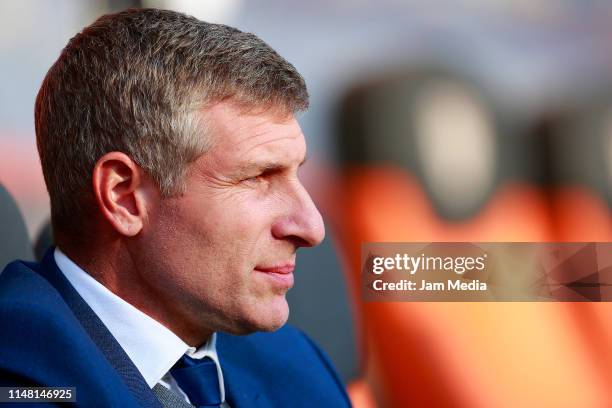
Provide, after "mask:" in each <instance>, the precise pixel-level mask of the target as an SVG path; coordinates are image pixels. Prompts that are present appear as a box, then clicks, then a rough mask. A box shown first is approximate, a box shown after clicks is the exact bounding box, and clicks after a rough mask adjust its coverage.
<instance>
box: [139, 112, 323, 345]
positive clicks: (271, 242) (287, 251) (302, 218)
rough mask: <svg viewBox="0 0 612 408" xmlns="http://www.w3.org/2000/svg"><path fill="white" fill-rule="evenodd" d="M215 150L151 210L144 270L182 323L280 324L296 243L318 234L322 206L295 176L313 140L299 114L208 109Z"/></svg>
mask: <svg viewBox="0 0 612 408" xmlns="http://www.w3.org/2000/svg"><path fill="white" fill-rule="evenodd" d="M205 115H206V119H205V120H206V123H207V124H208V126H209V130H210V132H209V136H210V137H211V138H212V139H211V140H212V145H211V147H210V149H209V150H208V151H207V152H206V153H205V154H203V155H202V156H201V157H200V158H199V159H198V160H197V161H195V162H194V163H193V164H191V165H190V168H189V172H188V175H187V178H186V190H185V193H184V194H183V195H181V196H177V197H172V198H165V199H161V200H160V201H159V202H158V204H157V205H156V206H155V208H153V209H152V210H151V216H150V219H149V220H148V223H147V225H146V226H145V230H144V234H143V237H144V238H143V240H144V243H145V245H146V249H147V251H146V252H147V255H146V259H144V260H143V262H145V263H146V264H147V267H148V270H146V271H144V273H146V274H147V275H146V277H145V279H146V280H147V284H149V285H151V288H152V289H153V290H154V292H156V293H158V294H159V297H160V299H159V300H160V301H162V302H165V303H166V304H167V305H168V307H170V308H173V309H174V310H173V312H174V315H175V316H181V318H182V319H183V320H184V324H185V325H189V326H190V327H197V328H198V329H202V328H205V329H208V330H214V331H217V330H221V331H227V332H232V333H246V332H250V331H254V330H274V329H277V328H279V327H280V326H282V325H283V324H284V323H285V322H286V320H287V317H288V313H289V308H288V305H287V302H286V299H285V294H286V292H287V290H289V289H290V288H291V287H292V285H293V274H292V271H293V267H294V264H295V255H296V250H297V248H298V247H300V246H313V245H317V244H318V243H320V242H321V240H322V239H323V237H324V234H325V230H324V226H323V222H322V219H321V215H320V214H319V212H318V211H317V208H316V207H315V205H314V203H313V202H312V200H311V198H310V196H309V195H308V193H307V192H306V190H305V189H304V187H303V186H302V184H301V183H300V181H299V179H298V168H299V166H300V165H301V164H302V163H303V161H304V159H305V155H306V144H305V141H304V136H303V134H302V132H301V130H300V127H299V125H298V123H297V121H296V120H295V118H294V117H293V115H290V116H288V117H287V116H279V115H278V114H277V113H275V112H273V111H272V110H270V111H267V112H265V113H263V114H262V113H259V114H249V113H242V112H241V110H240V109H239V108H237V107H236V106H234V105H233V104H231V103H227V102H223V103H220V104H217V105H215V106H213V107H212V108H210V109H209V110H208V111H207V112H206V113H205Z"/></svg>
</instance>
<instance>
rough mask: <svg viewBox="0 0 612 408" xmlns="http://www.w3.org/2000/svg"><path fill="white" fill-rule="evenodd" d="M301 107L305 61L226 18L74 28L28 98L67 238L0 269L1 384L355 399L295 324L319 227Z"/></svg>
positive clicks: (104, 396) (97, 392)
mask: <svg viewBox="0 0 612 408" xmlns="http://www.w3.org/2000/svg"><path fill="white" fill-rule="evenodd" d="M307 105H308V94H307V91H306V87H305V85H304V81H303V79H302V78H301V76H300V75H299V74H298V73H297V72H296V70H295V69H294V67H293V66H292V65H290V64H289V63H288V62H287V61H285V60H284V59H282V58H281V57H280V56H279V55H278V54H277V53H276V52H275V51H273V50H272V49H271V48H270V47H269V46H268V45H266V44H265V43H264V42H262V41H261V40H259V39H258V38H257V37H255V36H254V35H252V34H247V33H242V32H240V31H238V30H236V29H234V28H231V27H227V26H223V25H215V24H208V23H204V22H201V21H198V20H196V19H194V18H192V17H188V16H185V15H183V14H180V13H175V12H171V11H161V10H153V9H147V10H128V11H125V12H121V13H118V14H114V15H106V16H103V17H101V18H100V19H98V20H97V21H96V22H94V23H93V24H92V25H91V26H89V27H87V28H85V29H84V30H83V31H82V32H81V33H79V34H78V35H77V36H75V37H74V38H73V39H72V40H71V41H70V42H69V43H68V45H67V46H66V48H65V49H64V50H63V52H62V54H61V55H60V57H59V59H58V60H57V62H56V63H55V64H54V65H53V66H52V67H51V69H50V70H49V72H48V74H47V76H46V77H45V79H44V81H43V84H42V86H41V89H40V92H39V94H38V97H37V100H36V109H35V120H36V135H37V144H38V150H39V154H40V158H41V163H42V167H43V173H44V176H45V182H46V184H47V189H48V191H49V195H50V199H51V216H52V223H53V229H54V233H55V242H56V244H57V248H55V249H52V250H51V251H50V252H48V253H47V255H46V257H45V259H44V261H43V262H42V263H41V264H40V265H39V264H31V263H24V262H14V263H12V264H10V265H9V266H8V267H7V268H6V269H5V271H4V272H3V273H2V275H0V330H2V336H1V337H0V379H1V382H2V384H3V385H9V386H27V385H40V386H65V387H76V398H77V404H79V405H81V406H121V407H129V406H160V405H162V406H189V405H188V403H190V404H192V405H196V406H231V407H253V406H262V407H264V406H265V407H267V406H283V407H286V406H289V407H296V406H308V407H313V406H316V407H325V406H334V407H335V406H347V405H350V403H349V401H348V398H347V396H346V393H345V391H344V388H343V386H342V384H341V382H340V381H339V380H338V377H337V375H336V374H335V372H334V369H333V368H332V366H331V364H330V363H329V361H328V360H327V359H326V358H325V357H324V355H323V354H322V352H321V351H320V350H319V348H318V347H317V346H315V345H314V344H313V343H312V342H311V341H310V340H309V339H308V338H307V337H306V336H304V335H303V334H302V333H300V332H299V331H297V330H295V329H293V328H290V327H288V326H284V324H285V322H286V320H287V317H288V306H287V302H286V300H285V294H286V292H287V290H289V289H290V288H291V286H292V285H293V275H292V271H293V268H294V265H295V253H296V250H297V249H298V248H299V247H304V246H313V245H317V244H318V243H319V242H321V240H322V239H323V236H324V226H323V223H322V219H321V216H320V214H319V213H318V211H317V209H316V207H315V206H314V204H313V202H312V201H311V199H310V197H309V195H308V193H307V192H306V190H305V189H304V187H303V186H302V185H301V184H300V181H299V180H298V177H297V172H298V168H299V167H300V165H301V164H302V163H303V162H304V160H305V157H306V145H305V142H304V136H303V135H302V132H301V130H300V127H299V125H298V123H297V121H296V120H295V116H294V115H295V113H297V112H298V111H301V110H304V109H306V108H307ZM254 332H258V333H254ZM249 333H254V334H250V335H247V334H249Z"/></svg>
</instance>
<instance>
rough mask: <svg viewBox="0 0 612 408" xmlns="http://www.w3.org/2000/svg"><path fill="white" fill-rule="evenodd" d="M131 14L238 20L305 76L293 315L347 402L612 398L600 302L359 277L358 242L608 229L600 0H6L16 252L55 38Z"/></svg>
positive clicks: (45, 212)
mask: <svg viewBox="0 0 612 408" xmlns="http://www.w3.org/2000/svg"><path fill="white" fill-rule="evenodd" d="M128 7H161V8H171V9H175V10H179V11H185V12H187V13H189V14H192V15H195V16H196V17H198V18H200V19H202V20H206V21H210V22H218V23H225V24H229V25H233V26H235V27H237V28H239V29H241V30H243V31H250V32H253V33H255V34H257V35H258V36H259V37H261V38H262V39H264V40H265V41H266V42H268V43H269V44H270V45H271V46H272V47H273V48H275V49H276V50H277V51H278V52H279V53H280V54H281V55H282V56H284V57H285V58H286V59H288V60H289V61H290V62H292V63H293V64H294V65H295V66H296V68H297V69H298V71H299V72H301V73H302V75H303V76H304V77H305V79H306V82H307V84H308V87H309V91H310V95H311V109H310V111H309V112H307V113H306V114H304V115H303V116H301V117H300V123H301V125H302V127H303V130H304V133H305V134H306V137H307V141H308V143H309V156H310V159H309V162H308V163H307V165H306V166H305V168H304V171H303V174H302V177H303V180H304V182H305V184H306V186H307V188H309V189H310V191H311V193H312V195H313V197H314V199H315V201H316V202H317V204H318V206H319V208H320V209H321V211H322V213H323V215H324V218H325V220H326V225H327V232H328V233H327V238H326V240H325V241H324V243H323V244H322V245H321V246H319V247H317V248H315V249H310V250H306V251H303V252H302V253H300V254H299V261H298V267H297V270H296V285H295V288H294V289H293V290H292V291H290V292H289V301H290V303H291V317H290V320H291V322H292V323H293V324H295V325H297V326H300V327H302V328H303V329H304V330H305V331H306V332H307V333H309V334H310V335H311V336H312V337H314V338H315V339H316V340H317V341H318V342H319V343H320V344H321V345H322V346H323V348H324V349H325V350H326V351H327V353H328V354H329V355H330V357H331V358H332V360H333V361H334V362H335V364H336V366H337V368H338V370H339V372H340V375H341V377H342V379H343V380H344V381H345V382H346V383H347V384H348V387H349V392H350V396H351V398H352V400H353V402H354V404H355V406H356V407H408V406H411V407H421V406H425V407H429V406H434V407H516V406H521V407H610V406H612V386H611V384H612V324H611V323H610V321H612V320H611V319H610V317H612V306H611V305H610V304H609V303H556V304H548V303H478V304H475V303H364V302H362V301H361V295H360V287H359V282H360V279H359V274H360V271H359V261H360V255H359V251H360V246H361V243H362V242H378V241H400V242H402V241H414V242H431V241H502V242H508V241H530V242H565V241H611V238H612V223H611V219H610V214H611V213H610V208H611V204H612V46H611V44H612V4H610V3H609V2H607V1H604V0H590V1H586V0H556V1H552V0H540V1H527V0H512V1H511V0H503V1H502V0H488V1H484V0H455V1H450V0H448V1H424V0H405V1H397V0H379V1H373V0H351V1H348V0H328V1H325V2H323V1H318V0H311V1H309V2H306V1H280V0H278V1H274V0H265V1H264V0H258V1H248V2H247V1H242V0H223V1H221V0H220V1H185V0H183V1H181V0H155V1H154V0H150V1H146V0H141V1H136V0H134V1H128V0H108V1H93V0H90V1H78V0H62V1H43V0H39V1H34V0H24V1H5V2H0V184H1V185H3V186H4V188H5V189H6V190H7V191H8V193H10V196H12V197H14V199H15V202H14V203H13V206H12V207H11V205H10V204H3V205H2V207H1V208H0V212H3V213H5V214H9V215H8V216H6V217H5V218H4V220H3V221H2V224H0V228H1V231H2V235H3V236H4V238H3V239H4V241H6V242H3V244H2V245H3V247H4V248H8V247H9V246H11V248H13V247H14V248H17V249H16V250H18V251H22V252H21V253H22V254H23V255H22V256H23V257H25V258H30V259H33V258H35V257H36V256H40V252H41V251H43V250H44V248H45V247H46V245H48V244H49V243H50V235H49V230H48V217H49V202H48V197H47V193H46V190H45V187H44V182H43V178H42V173H41V170H40V163H39V160H38V155H37V151H36V142H35V135H34V124H33V105H34V99H35V95H36V93H37V91H38V88H39V86H40V84H41V82H42V79H43V77H44V75H45V73H46V71H47V70H48V69H49V67H50V66H51V64H52V63H53V62H54V61H55V59H56V58H57V57H58V56H59V53H60V51H61V49H62V48H63V47H64V45H65V44H66V43H67V41H68V39H69V38H71V37H72V36H73V35H74V34H76V33H77V32H78V31H80V29H81V28H82V27H84V26H85V25H88V24H90V23H91V22H93V21H94V20H95V18H97V17H98V16H99V15H101V14H104V13H108V12H115V11H119V10H122V9H125V8H128ZM0 192H1V193H2V194H4V195H6V192H4V191H0ZM5 198H6V200H4V199H3V200H2V201H3V202H7V203H8V200H9V198H8V195H7V196H6V197H5ZM16 211H20V212H21V214H23V219H24V220H25V221H24V223H22V222H21V221H20V220H21V219H20V217H19V216H18V215H17V212H16ZM18 227H21V228H25V230H27V235H24V240H23V241H19V239H17V238H16V235H13V230H14V229H15V228H18ZM7 237H8V238H7ZM11 253H14V252H11ZM1 261H2V262H3V263H5V262H6V261H7V260H1ZM608 283H610V284H612V279H611V281H610V282H608ZM288 347H290V345H288Z"/></svg>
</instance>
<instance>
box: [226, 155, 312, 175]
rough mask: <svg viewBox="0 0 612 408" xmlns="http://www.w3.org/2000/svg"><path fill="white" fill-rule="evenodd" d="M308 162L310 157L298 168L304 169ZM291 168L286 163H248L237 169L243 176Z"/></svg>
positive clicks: (305, 157)
mask: <svg viewBox="0 0 612 408" xmlns="http://www.w3.org/2000/svg"><path fill="white" fill-rule="evenodd" d="M306 160H308V156H304V159H303V160H302V161H301V162H300V164H298V167H302V166H303V165H304V163H306ZM290 167H291V166H288V165H287V164H284V163H275V162H255V163H248V164H245V165H243V166H240V167H239V168H238V169H237V173H238V174H241V175H242V174H250V173H253V172H262V173H263V172H275V171H282V170H285V169H288V168H290Z"/></svg>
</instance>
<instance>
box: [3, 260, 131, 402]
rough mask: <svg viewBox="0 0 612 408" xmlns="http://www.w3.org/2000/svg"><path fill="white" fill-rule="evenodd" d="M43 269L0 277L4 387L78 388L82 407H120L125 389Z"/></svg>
mask: <svg viewBox="0 0 612 408" xmlns="http://www.w3.org/2000/svg"><path fill="white" fill-rule="evenodd" d="M40 267H41V266H40V265H39V264H35V263H27V262H21V261H16V262H12V263H10V264H9V265H7V267H6V268H5V269H4V271H3V272H2V273H1V274H0V333H2V336H0V385H13V386H14V385H23V386H56V387H59V386H63V387H77V392H78V400H79V403H80V404H79V405H81V404H83V406H87V405H88V404H89V403H91V404H93V405H96V404H99V403H102V404H104V405H107V406H117V404H116V403H115V402H113V397H112V395H113V394H112V392H113V391H114V392H116V393H121V394H124V393H125V391H124V385H123V384H122V383H121V382H120V381H118V377H117V374H116V372H115V370H114V369H113V368H112V367H111V366H110V365H109V364H108V362H107V361H106V359H105V358H104V356H103V355H102V354H101V352H100V350H99V349H98V348H97V347H96V345H95V344H94V343H93V341H92V340H91V338H90V337H89V336H88V335H87V333H86V332H85V330H84V329H83V327H82V326H81V324H80V323H79V321H78V320H77V318H76V317H75V316H74V314H73V313H72V311H71V310H70V308H69V307H68V305H67V304H66V303H65V302H64V300H63V298H62V297H61V295H60V294H59V293H58V292H57V290H56V289H55V288H54V287H53V286H52V285H51V284H50V283H49V282H48V281H47V280H46V279H45V278H44V277H43V276H41V275H39V274H38V273H37V269H38V268H40ZM109 391H110V392H109Z"/></svg>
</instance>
